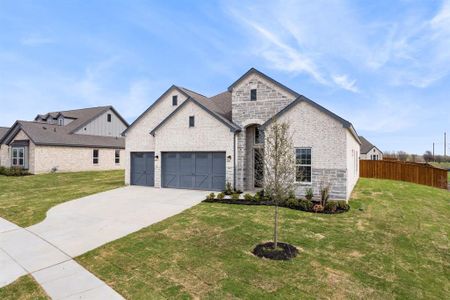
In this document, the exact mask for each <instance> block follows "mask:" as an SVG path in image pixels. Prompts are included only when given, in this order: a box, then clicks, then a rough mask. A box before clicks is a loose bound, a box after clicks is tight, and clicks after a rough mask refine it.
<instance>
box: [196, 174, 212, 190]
mask: <svg viewBox="0 0 450 300" xmlns="http://www.w3.org/2000/svg"><path fill="white" fill-rule="evenodd" d="M210 181H211V177H210V176H208V175H195V188H196V189H208V188H209V187H210V186H211V182H210Z"/></svg>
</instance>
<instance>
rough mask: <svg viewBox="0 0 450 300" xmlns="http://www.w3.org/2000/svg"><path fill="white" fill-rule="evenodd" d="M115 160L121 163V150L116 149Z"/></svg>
mask: <svg viewBox="0 0 450 300" xmlns="http://www.w3.org/2000/svg"><path fill="white" fill-rule="evenodd" d="M114 161H115V163H116V164H120V150H116V151H114Z"/></svg>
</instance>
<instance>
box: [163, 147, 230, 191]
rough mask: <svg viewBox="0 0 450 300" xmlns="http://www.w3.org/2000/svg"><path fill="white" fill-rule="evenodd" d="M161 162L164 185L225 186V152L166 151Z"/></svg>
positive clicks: (221, 188)
mask: <svg viewBox="0 0 450 300" xmlns="http://www.w3.org/2000/svg"><path fill="white" fill-rule="evenodd" d="M161 163H162V165H161V166H162V169H161V180H162V181H161V183H162V187H169V188H184V189H199V190H223V189H224V188H225V152H166V153H162V162H161Z"/></svg>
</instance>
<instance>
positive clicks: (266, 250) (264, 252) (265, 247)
mask: <svg viewBox="0 0 450 300" xmlns="http://www.w3.org/2000/svg"><path fill="white" fill-rule="evenodd" d="M298 252H299V251H298V249H297V248H295V247H294V246H292V245H290V244H286V243H278V246H277V248H275V247H274V243H273V242H268V243H264V244H259V245H257V246H256V247H255V249H253V254H255V255H256V256H258V257H261V258H263V257H264V258H268V259H273V260H289V259H292V258H294V257H296V256H297V254H298Z"/></svg>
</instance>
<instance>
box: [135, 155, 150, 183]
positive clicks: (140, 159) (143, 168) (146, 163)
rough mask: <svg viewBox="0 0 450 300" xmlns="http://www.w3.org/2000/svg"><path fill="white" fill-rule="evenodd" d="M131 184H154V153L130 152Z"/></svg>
mask: <svg viewBox="0 0 450 300" xmlns="http://www.w3.org/2000/svg"><path fill="white" fill-rule="evenodd" d="M131 184H132V185H144V186H154V185H155V153H154V152H132V153H131Z"/></svg>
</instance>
